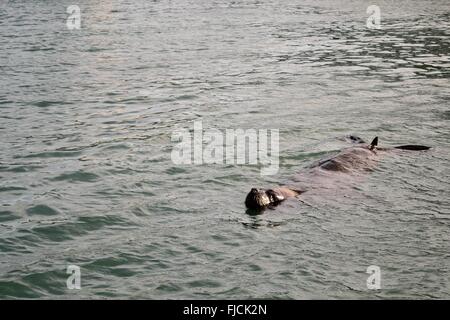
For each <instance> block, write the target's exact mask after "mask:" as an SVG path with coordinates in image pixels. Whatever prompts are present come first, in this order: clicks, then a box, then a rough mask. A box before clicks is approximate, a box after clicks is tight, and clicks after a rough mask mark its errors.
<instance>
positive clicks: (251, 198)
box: [245, 188, 271, 209]
mask: <svg viewBox="0 0 450 320" xmlns="http://www.w3.org/2000/svg"><path fill="white" fill-rule="evenodd" d="M270 203H271V201H270V197H269V195H268V194H267V193H266V190H263V189H256V188H252V190H250V192H249V193H248V195H247V197H246V198H245V206H246V207H247V208H249V209H261V208H264V207H266V206H268V205H269V204H270Z"/></svg>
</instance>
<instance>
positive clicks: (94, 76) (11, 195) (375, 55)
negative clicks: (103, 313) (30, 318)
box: [0, 0, 450, 299]
mask: <svg viewBox="0 0 450 320" xmlns="http://www.w3.org/2000/svg"><path fill="white" fill-rule="evenodd" d="M372 4H376V5H378V6H379V8H380V13H381V29H369V28H367V26H366V21H367V18H368V17H369V15H370V14H368V13H367V12H366V10H367V7H368V6H369V5H372ZM69 5H78V6H79V7H80V9H81V28H80V29H74V30H69V29H68V27H67V25H66V21H67V18H68V16H69V14H68V13H67V12H66V9H67V7H68V6H69ZM449 78H450V2H449V1H447V0H435V1H412V0H411V1H407V0H400V1H376V3H375V2H373V1H358V0H354V1H351V0H341V1H320V0H319V1H312V0H310V1H309V0H308V1H294V0H286V1H273V0H270V1H269V0H259V1H226V0H214V1H210V0H196V1H194V0H180V1H170V0H161V1H156V0H155V1H145V0H134V1H131V0H129V1H118V0H110V1H108V0H99V1H87V0H77V1H65V0H63V1H56V0H53V1H52V0H48V1H32V0H16V1H8V0H1V1H0V110H1V114H0V137H1V139H0V298H3V299H15V298H31V299H42V298H47V299H57V298H58V299H59V298H62V299H110V298H117V299H132V298H136V299H187V298H192V299H246V298H269V299H319V298H323V299H344V298H346V299H386V298H389V299H404V298H412V299H419V298H425V299H427V298H437V299H442V298H449V297H450V254H449V252H450V250H449V240H450V236H449V227H450V201H449V191H450V182H449V178H450V171H449V160H450V143H449V138H450V131H449V125H450V109H449V104H450V82H449ZM194 121H201V122H202V124H203V128H204V129H210V128H217V129H219V130H225V129H252V128H253V129H257V130H258V129H279V139H280V146H279V149H280V168H279V171H278V173H277V174H275V175H270V176H262V175H261V174H260V166H258V165H237V164H208V165H177V164H175V163H174V162H173V161H172V160H171V152H172V149H173V147H174V142H173V141H171V137H172V134H173V133H174V131H175V130H176V129H177V128H188V129H192V128H193V123H194ZM348 134H355V135H358V136H360V137H362V138H363V139H365V140H370V139H372V138H373V137H374V136H378V137H379V139H380V145H384V146H393V145H398V144H424V145H429V146H431V147H432V149H431V150H430V151H427V152H402V153H395V154H391V155H387V156H386V157H383V159H381V161H380V162H379V164H378V165H377V167H376V168H375V169H374V170H373V171H371V172H368V173H367V175H365V177H364V179H361V180H360V181H357V182H356V183H352V184H351V185H350V190H340V188H339V187H337V188H336V190H335V191H334V192H327V193H324V196H323V198H322V199H321V198H320V197H315V198H314V199H312V200H311V201H310V202H309V203H308V204H305V203H301V202H298V201H295V200H292V201H286V202H285V203H283V204H282V205H280V206H278V207H277V208H276V210H266V211H265V212H263V213H262V214H259V215H252V214H249V213H248V212H247V211H246V209H245V206H244V199H245V195H246V194H247V192H248V191H249V190H250V188H251V187H264V188H268V187H272V186H276V185H278V184H279V183H281V182H285V181H289V179H291V177H293V176H295V175H296V174H297V173H298V172H301V171H302V170H303V169H304V168H305V167H307V166H308V165H309V164H311V163H312V162H314V161H317V160H318V159H320V158H322V157H325V156H328V155H330V154H332V153H333V152H336V151H337V150H339V149H341V148H343V147H345V146H348V143H347V142H345V141H343V137H345V136H346V135H348ZM70 265H76V266H78V267H79V268H80V272H81V289H79V290H77V289H74V290H70V289H69V288H68V287H67V285H66V281H67V278H68V277H69V274H67V273H66V271H67V267H68V266H70ZM371 265H374V266H378V267H379V268H380V271H381V283H380V285H381V288H380V289H379V290H369V289H368V287H367V284H366V281H367V278H368V277H369V274H367V273H366V271H367V268H368V267H369V266H371Z"/></svg>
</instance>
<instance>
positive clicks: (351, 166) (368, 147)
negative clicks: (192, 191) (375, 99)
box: [245, 136, 430, 210]
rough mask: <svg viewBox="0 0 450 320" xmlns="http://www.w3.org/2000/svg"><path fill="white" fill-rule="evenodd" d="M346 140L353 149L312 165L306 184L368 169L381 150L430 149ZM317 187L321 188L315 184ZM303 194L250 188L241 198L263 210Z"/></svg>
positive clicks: (286, 188)
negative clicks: (352, 143) (354, 144)
mask: <svg viewBox="0 0 450 320" xmlns="http://www.w3.org/2000/svg"><path fill="white" fill-rule="evenodd" d="M350 137H351V138H350V140H351V141H352V142H355V143H356V144H357V146H355V147H351V148H346V149H344V150H342V151H341V152H339V153H338V154H337V155H335V156H333V157H330V158H326V159H323V160H319V161H317V162H315V163H313V164H312V165H311V166H310V167H309V168H308V169H309V170H308V172H307V174H306V175H302V178H304V177H305V176H306V177H307V179H303V180H307V181H308V182H312V181H314V180H316V181H317V180H319V179H322V180H323V178H324V173H325V178H326V179H329V178H330V177H329V175H326V173H327V172H328V173H332V172H336V173H346V174H351V173H356V172H361V171H366V170H371V168H373V167H374V165H375V164H376V162H377V160H378V156H379V154H380V153H383V152H384V151H388V150H393V149H401V150H413V151H418V150H428V149H430V147H427V146H423V145H403V146H397V147H391V148H382V147H378V137H375V138H374V139H373V140H372V142H371V143H370V144H365V143H363V142H362V141H363V140H362V139H361V138H358V137H355V136H350ZM319 185H324V184H323V183H322V184H319ZM304 192H307V190H300V189H299V188H292V187H290V186H282V187H277V188H273V189H267V190H264V189H257V188H252V189H251V190H250V192H249V193H248V194H247V197H246V199H245V205H246V207H247V208H249V209H257V210H259V209H264V208H266V207H269V206H276V205H278V204H279V203H281V202H282V201H284V200H286V199H288V198H292V197H296V196H298V195H299V194H301V193H304Z"/></svg>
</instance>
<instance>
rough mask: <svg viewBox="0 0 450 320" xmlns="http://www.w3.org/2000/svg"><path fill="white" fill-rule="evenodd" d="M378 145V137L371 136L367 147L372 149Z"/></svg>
mask: <svg viewBox="0 0 450 320" xmlns="http://www.w3.org/2000/svg"><path fill="white" fill-rule="evenodd" d="M377 145H378V137H375V138H373V140H372V142H371V143H370V146H369V149H370V150H373V149H374V148H375V147H376V146H377Z"/></svg>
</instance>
